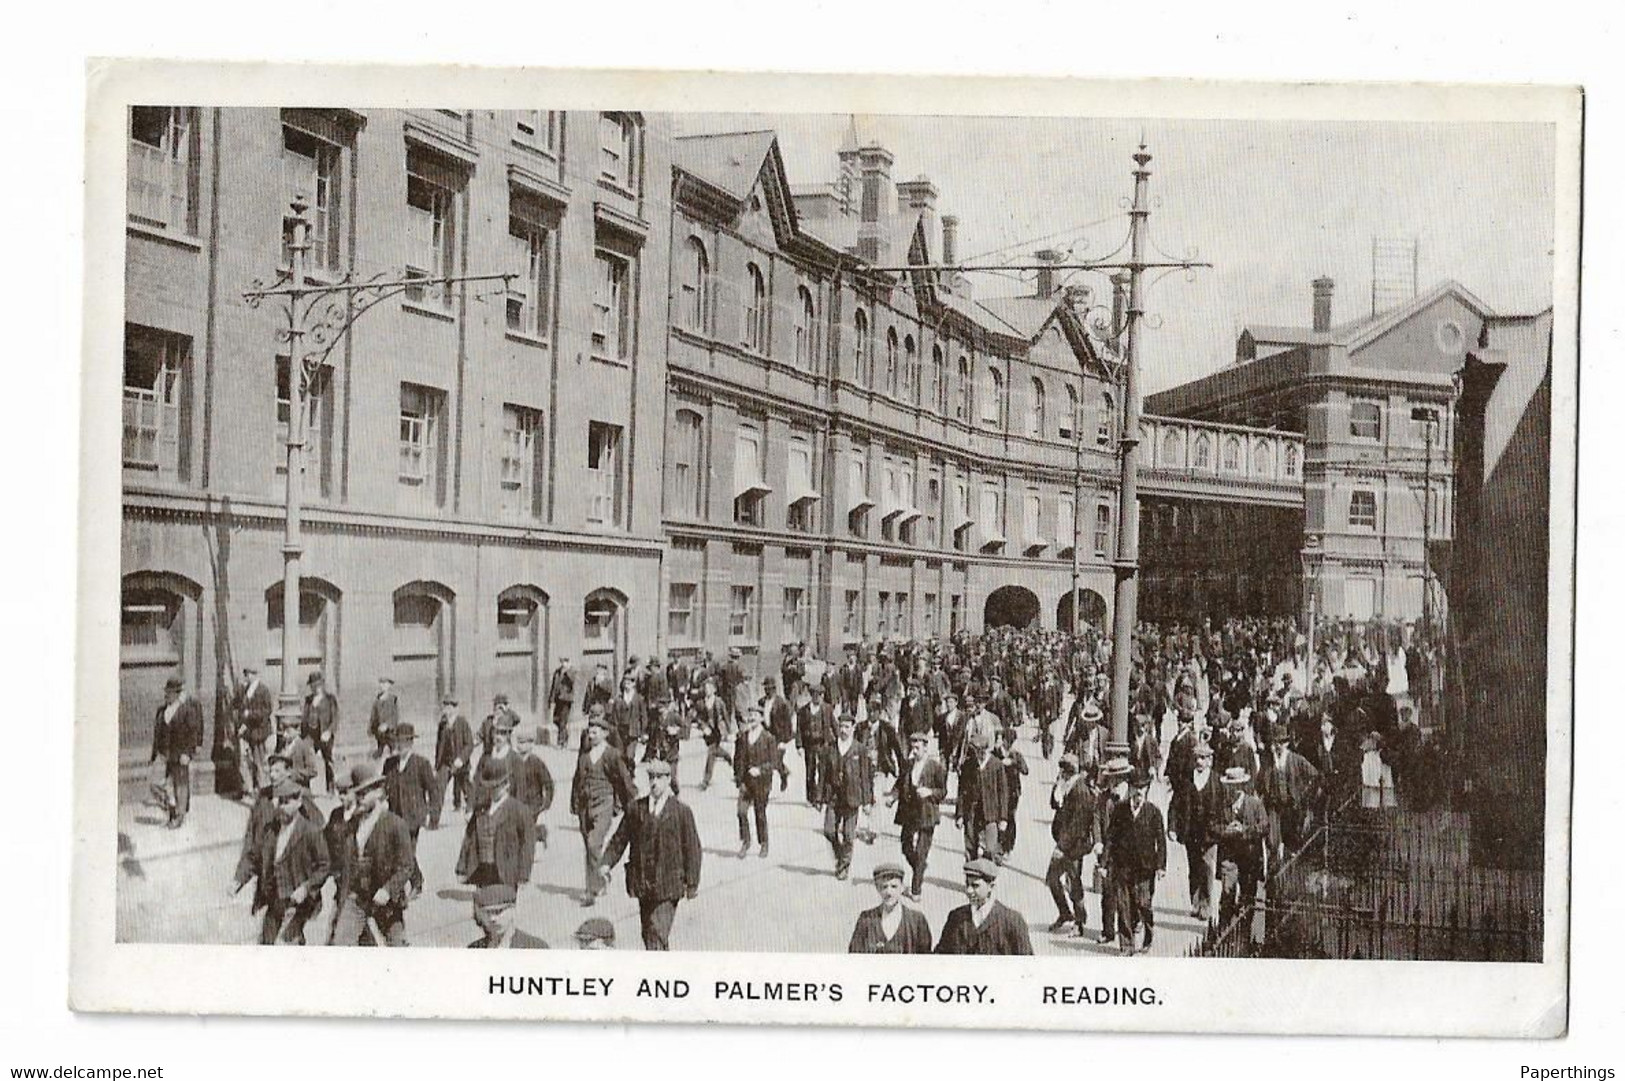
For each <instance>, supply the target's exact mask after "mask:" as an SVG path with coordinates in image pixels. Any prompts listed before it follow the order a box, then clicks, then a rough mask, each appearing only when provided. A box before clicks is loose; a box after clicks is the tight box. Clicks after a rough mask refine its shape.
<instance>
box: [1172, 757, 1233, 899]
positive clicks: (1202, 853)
mask: <svg viewBox="0 0 1625 1081" xmlns="http://www.w3.org/2000/svg"><path fill="white" fill-rule="evenodd" d="M1169 757H1170V760H1171V759H1172V755H1170V756H1169ZM1192 757H1193V758H1194V759H1195V765H1193V766H1192V767H1191V772H1190V775H1189V776H1188V777H1186V778H1184V779H1183V780H1181V781H1179V783H1177V784H1175V785H1174V788H1173V796H1172V798H1171V799H1170V800H1169V801H1168V839H1169V840H1170V841H1177V842H1179V843H1180V844H1181V845H1183V846H1184V848H1185V866H1186V872H1187V875H1188V880H1187V888H1188V890H1189V893H1190V900H1191V915H1192V916H1195V917H1197V918H1198V919H1204V920H1210V921H1211V920H1212V919H1214V918H1215V917H1216V916H1217V912H1216V910H1215V908H1214V904H1213V883H1214V880H1215V879H1216V878H1217V877H1218V874H1217V870H1218V869H1217V867H1216V866H1215V865H1214V863H1213V846H1214V843H1215V842H1216V841H1217V840H1218V837H1217V835H1216V834H1215V832H1214V831H1215V829H1216V828H1217V824H1218V819H1219V816H1220V815H1221V814H1222V813H1223V811H1224V805H1225V792H1224V785H1222V784H1221V783H1220V782H1219V777H1218V774H1216V773H1214V772H1213V748H1212V747H1211V746H1209V745H1208V744H1206V743H1199V744H1197V745H1196V749H1195V750H1194V751H1193V752H1192ZM1168 779H1169V781H1170V782H1172V781H1174V780H1175V777H1174V775H1173V774H1171V773H1170V774H1169V778H1168Z"/></svg>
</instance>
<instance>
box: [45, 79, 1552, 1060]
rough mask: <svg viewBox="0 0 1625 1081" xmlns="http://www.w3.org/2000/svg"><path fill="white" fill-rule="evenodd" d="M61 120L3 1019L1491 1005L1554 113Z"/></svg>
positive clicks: (238, 83)
mask: <svg viewBox="0 0 1625 1081" xmlns="http://www.w3.org/2000/svg"><path fill="white" fill-rule="evenodd" d="M89 83H90V94H89V118H88V129H87V139H88V152H89V158H88V160H89V168H88V171H87V172H88V175H87V192H88V204H87V229H86V243H87V260H86V263H87V267H88V274H89V281H88V288H87V297H88V301H87V309H86V312H85V320H86V328H87V333H86V348H85V357H84V372H85V375H84V436H85V439H84V446H85V457H84V462H83V492H82V507H83V511H82V514H83V521H82V530H81V532H82V536H83V550H82V597H81V611H82V634H81V642H80V647H81V648H80V654H79V656H80V660H79V675H80V685H79V699H78V727H77V761H76V775H75V776H76V786H77V787H76V802H77V829H76V837H77V839H78V851H77V859H76V869H75V871H76V877H75V889H74V939H73V966H72V977H73V984H72V1000H73V1005H74V1006H75V1008H77V1009H80V1010H92V1011H148V1012H185V1013H252V1014H270V1015H279V1014H280V1015H289V1014H361V1015H373V1016H435V1017H457V1018H524V1019H558V1020H584V1019H586V1020H614V1021H678V1022H694V1021H720V1022H735V1023H741V1022H748V1023H777V1024H823V1025H876V1026H936V1027H975V1028H1030V1029H1067V1030H1095V1029H1098V1030H1155V1031H1189V1032H1277V1033H1344V1034H1357V1033H1382V1034H1415V1035H1436V1036H1449V1035H1504V1036H1542V1035H1545V1036H1551V1035H1558V1034H1560V1033H1562V1032H1563V1030H1564V1027H1565V1024H1566V1011H1567V978H1566V970H1567V961H1568V956H1569V941H1568V863H1569V822H1568V808H1569V787H1570V766H1571V762H1570V748H1571V722H1572V716H1571V690H1570V688H1571V663H1572V662H1571V654H1572V633H1571V613H1572V609H1573V603H1574V583H1573V551H1574V527H1573V523H1574V491H1575V485H1574V477H1575V472H1574V471H1575V452H1574V423H1575V418H1576V414H1577V396H1576V395H1577V378H1578V365H1579V360H1578V342H1577V325H1578V324H1577V297H1578V274H1579V254H1578V253H1579V209H1578V194H1579V176H1580V159H1581V143H1580V109H1581V96H1580V92H1579V91H1578V90H1577V89H1568V88H1528V87H1524V88H1511V87H1505V88H1503V87H1446V86H1414V87H1411V86H1392V85H1389V86H1375V85H1373V86H1269V85H1243V84H1236V85H1223V84H1181V83H1177V82H1166V81H1161V82H1146V83H1089V82H1069V81H1037V80H994V79H923V78H907V79H905V78H890V77H874V78H868V77H865V78H855V77H825V76H813V75H797V76H777V75H774V76H770V75H759V76H744V75H735V76H720V75H699V74H683V73H673V72H642V73H637V72H585V71H557V70H529V69H527V70H473V69H457V68H446V69H437V68H423V69H411V68H337V67H328V68H323V67H310V68H297V69H291V68H278V67H275V66H259V65H242V66H229V65H205V64H190V63H162V62H113V61H108V62H98V63H94V64H92V65H91V68H90V71H89ZM533 106H543V107H542V108H533ZM120 356H122V382H120V374H119V372H118V371H116V370H115V369H116V368H117V367H119V366H118V365H115V364H114V363H113V358H115V357H120ZM115 434H117V435H119V436H120V438H119V439H114V438H113V436H114V435H115ZM287 947H293V948H287ZM301 947H302V949H301ZM469 947H474V948H475V949H476V950H480V949H516V948H517V949H530V950H533V951H540V950H544V949H545V950H549V951H551V952H546V953H543V952H531V953H526V954H518V955H509V956H505V957H503V958H500V959H498V958H494V957H493V956H492V955H490V954H487V953H483V952H474V951H471V950H470V949H469ZM589 951H590V952H593V953H594V955H595V956H593V957H587V956H586V953H587V952H589ZM885 954H915V955H918V956H916V958H915V960H913V961H902V960H901V959H900V958H897V957H884V956H874V955H885Z"/></svg>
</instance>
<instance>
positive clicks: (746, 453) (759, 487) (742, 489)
mask: <svg viewBox="0 0 1625 1081" xmlns="http://www.w3.org/2000/svg"><path fill="white" fill-rule="evenodd" d="M770 491H772V489H771V488H769V487H768V485H767V480H766V474H765V470H764V469H763V446H762V427H761V424H760V423H759V422H756V421H742V422H741V423H740V425H739V430H738V431H737V432H735V433H734V524H735V525H750V526H762V525H766V524H767V523H766V522H764V521H763V520H762V502H763V497H764V496H766V495H767V493H768V492H770Z"/></svg>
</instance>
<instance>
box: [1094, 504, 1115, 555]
mask: <svg viewBox="0 0 1625 1081" xmlns="http://www.w3.org/2000/svg"><path fill="white" fill-rule="evenodd" d="M1111 543H1112V508H1111V505H1110V504H1109V503H1106V502H1104V501H1102V502H1100V503H1096V504H1095V554H1096V555H1099V556H1103V555H1105V554H1106V553H1107V552H1108V551H1110V550H1111Z"/></svg>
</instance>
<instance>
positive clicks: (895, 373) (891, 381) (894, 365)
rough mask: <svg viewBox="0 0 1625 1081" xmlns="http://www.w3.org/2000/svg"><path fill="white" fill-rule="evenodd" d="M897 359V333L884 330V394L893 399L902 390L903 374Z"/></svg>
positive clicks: (888, 329)
mask: <svg viewBox="0 0 1625 1081" xmlns="http://www.w3.org/2000/svg"><path fill="white" fill-rule="evenodd" d="M897 361H898V358H897V331H896V329H895V328H892V327H887V328H886V393H887V394H888V395H890V396H891V397H893V398H895V397H897V395H898V392H899V391H901V389H902V381H903V372H902V369H901V367H900V366H899V364H898V362H897Z"/></svg>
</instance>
